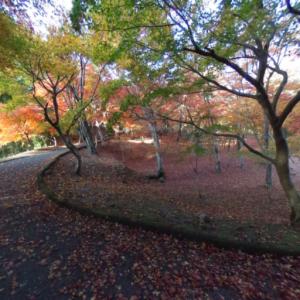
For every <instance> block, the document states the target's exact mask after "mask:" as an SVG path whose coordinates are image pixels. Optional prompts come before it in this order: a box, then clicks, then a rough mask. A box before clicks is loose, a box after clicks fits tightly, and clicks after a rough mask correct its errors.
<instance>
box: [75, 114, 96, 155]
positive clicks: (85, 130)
mask: <svg viewBox="0 0 300 300" xmlns="http://www.w3.org/2000/svg"><path fill="white" fill-rule="evenodd" d="M79 129H80V133H81V135H82V138H83V140H84V142H85V144H86V146H87V148H88V150H89V152H90V153H91V154H97V149H96V146H95V143H94V141H93V137H92V133H91V129H90V126H89V124H88V122H87V121H86V120H85V119H81V120H80V121H79Z"/></svg>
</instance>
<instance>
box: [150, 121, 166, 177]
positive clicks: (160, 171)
mask: <svg viewBox="0 0 300 300" xmlns="http://www.w3.org/2000/svg"><path fill="white" fill-rule="evenodd" d="M149 128H150V131H151V135H152V138H153V144H154V147H155V156H156V166H157V177H158V178H161V177H162V178H163V177H165V172H164V168H163V161H162V157H161V154H160V142H159V137H158V134H157V128H156V124H155V122H149Z"/></svg>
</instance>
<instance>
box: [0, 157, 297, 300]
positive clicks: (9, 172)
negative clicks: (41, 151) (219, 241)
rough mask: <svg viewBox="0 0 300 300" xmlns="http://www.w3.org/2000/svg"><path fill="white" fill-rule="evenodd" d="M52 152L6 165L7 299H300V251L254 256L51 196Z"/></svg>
mask: <svg viewBox="0 0 300 300" xmlns="http://www.w3.org/2000/svg"><path fill="white" fill-rule="evenodd" d="M47 158H48V156H46V155H45V156H37V157H35V158H25V159H19V160H15V161H13V162H7V163H4V164H0V177H1V191H0V199H1V201H0V214H1V217H0V298H1V299H70V298H73V299H132V300H133V299H299V297H300V288H299V286H300V258H289V257H285V258H279V257H276V256H271V255H248V254H244V253H242V252H237V251H224V250H221V249H218V248H215V247H213V246H211V245H208V244H204V243H194V242H190V241H183V240H178V239H175V238H173V237H171V236H169V235H161V234H156V233H153V232H150V231H144V230H141V229H132V228H129V227H127V226H123V225H119V224H115V223H112V222H105V221H102V220H99V219H95V218H91V217H87V216H82V215H80V214H78V213H76V212H73V211H71V210H67V209H63V208H59V207H57V206H56V205H55V204H52V203H49V202H48V201H47V200H46V199H45V198H44V197H43V196H42V195H41V194H40V193H39V192H38V191H37V188H36V184H35V175H36V172H37V171H38V169H39V168H40V167H41V165H43V164H45V162H46V160H47Z"/></svg>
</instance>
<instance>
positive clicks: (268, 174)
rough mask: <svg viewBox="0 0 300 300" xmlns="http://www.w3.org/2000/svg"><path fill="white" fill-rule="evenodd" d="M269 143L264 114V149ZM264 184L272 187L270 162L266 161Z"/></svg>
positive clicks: (267, 123) (268, 128) (267, 126)
mask: <svg viewBox="0 0 300 300" xmlns="http://www.w3.org/2000/svg"><path fill="white" fill-rule="evenodd" d="M269 144H270V123H269V120H268V117H267V116H266V114H265V115H264V151H265V152H268V150H269ZM265 184H266V186H267V187H268V188H269V189H270V188H271V187H272V164H271V163H270V162H267V163H266V176H265Z"/></svg>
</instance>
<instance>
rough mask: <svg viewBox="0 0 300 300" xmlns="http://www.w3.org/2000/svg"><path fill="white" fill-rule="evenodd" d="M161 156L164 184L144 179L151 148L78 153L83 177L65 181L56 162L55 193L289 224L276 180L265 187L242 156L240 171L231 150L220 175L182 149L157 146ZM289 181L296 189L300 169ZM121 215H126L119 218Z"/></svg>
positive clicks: (260, 172) (257, 166)
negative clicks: (92, 155)
mask: <svg viewBox="0 0 300 300" xmlns="http://www.w3.org/2000/svg"><path fill="white" fill-rule="evenodd" d="M162 149H163V150H162V155H163V161H164V166H165V171H166V180H165V182H164V183H161V182H159V181H155V180H148V179H146V175H149V174H154V172H155V155H154V149H153V146H152V145H150V144H146V143H136V142H134V141H120V140H114V141H110V142H108V143H107V144H106V145H104V146H101V147H99V148H98V150H99V156H98V157H97V156H96V157H95V156H94V157H91V156H89V155H88V153H87V151H86V150H84V151H83V175H82V177H81V178H80V180H79V179H78V178H76V176H72V175H70V173H72V167H73V161H72V157H71V156H67V157H65V158H64V159H62V160H60V161H59V163H58V165H57V167H56V169H57V176H58V178H57V179H56V180H55V183H52V184H55V188H56V190H57V191H58V193H61V194H62V195H63V196H64V197H73V195H74V193H75V194H77V195H78V194H79V195H81V198H82V201H84V202H85V204H87V203H88V205H94V202H95V201H98V202H99V201H100V202H103V203H104V205H111V206H113V205H115V204H114V203H115V199H116V196H117V198H118V201H122V202H128V206H130V204H129V203H131V204H132V205H134V206H136V205H140V206H141V207H143V206H144V205H145V207H147V206H148V204H149V207H155V203H158V202H160V203H162V202H163V203H164V204H165V207H166V210H168V209H172V210H173V209H174V210H179V211H184V212H185V213H191V214H193V215H199V214H203V213H205V214H206V215H208V216H209V217H212V218H219V219H224V218H226V219H231V220H238V221H242V222H243V221H254V222H255V223H256V224H265V223H270V224H288V222H289V213H290V212H289V207H288V203H287V200H286V198H285V196H284V193H283V191H282V189H281V187H280V185H279V182H278V178H277V176H276V174H275V170H273V182H274V185H273V187H272V188H271V189H270V190H269V189H267V188H266V187H265V186H264V176H265V166H264V164H263V163H262V162H259V161H258V160H257V159H254V158H250V157H249V156H246V157H245V158H244V162H245V163H244V168H243V169H241V168H240V165H239V158H238V156H237V155H236V153H235V151H234V150H233V149H232V150H230V151H228V149H223V150H222V152H221V162H222V172H221V174H218V173H216V172H215V169H214V160H213V157H212V156H211V155H208V154H207V155H205V156H202V157H198V165H197V173H196V172H195V161H196V157H195V155H194V154H191V153H187V151H186V149H187V147H186V144H185V143H183V142H180V143H175V142H174V141H172V140H167V139H165V140H163V141H162ZM292 176H293V179H294V181H295V182H296V183H297V185H298V186H299V187H300V163H299V160H297V159H296V158H294V159H293V162H292ZM124 213H125V214H126V212H124Z"/></svg>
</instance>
